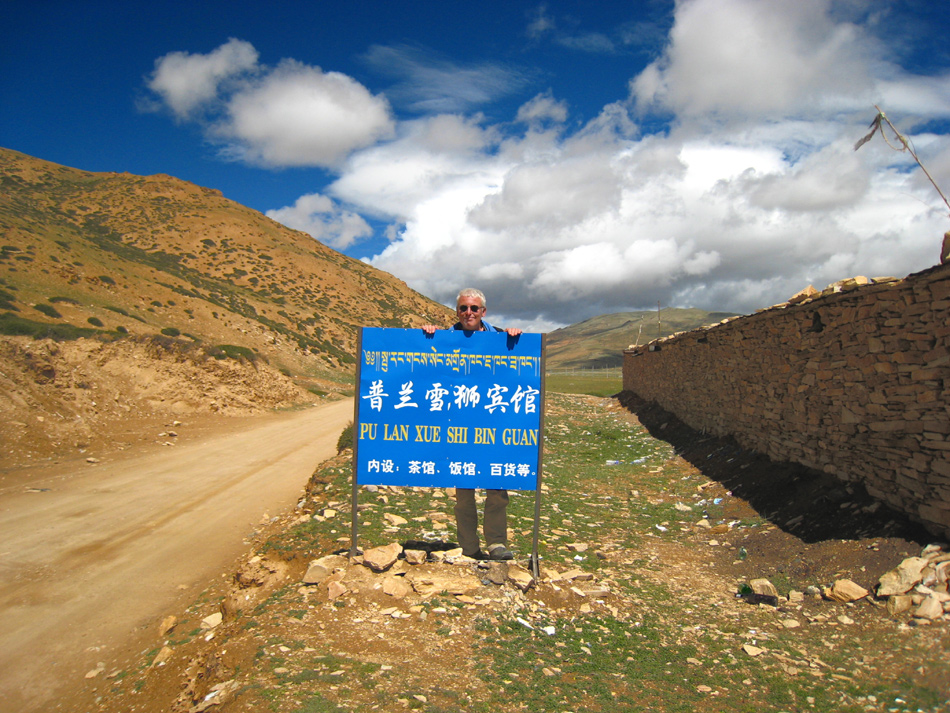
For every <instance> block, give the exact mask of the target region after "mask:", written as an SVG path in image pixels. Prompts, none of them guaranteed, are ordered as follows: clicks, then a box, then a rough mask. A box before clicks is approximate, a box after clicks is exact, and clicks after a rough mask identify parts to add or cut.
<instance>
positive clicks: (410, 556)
mask: <svg viewBox="0 0 950 713" xmlns="http://www.w3.org/2000/svg"><path fill="white" fill-rule="evenodd" d="M403 555H405V557H406V562H408V563H409V564H425V562H426V560H427V559H428V558H429V553H428V552H426V551H425V550H403Z"/></svg>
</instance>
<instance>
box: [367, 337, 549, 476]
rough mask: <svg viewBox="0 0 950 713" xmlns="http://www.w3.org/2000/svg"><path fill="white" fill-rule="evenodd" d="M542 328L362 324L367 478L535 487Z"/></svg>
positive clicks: (541, 368)
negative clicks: (431, 330)
mask: <svg viewBox="0 0 950 713" xmlns="http://www.w3.org/2000/svg"><path fill="white" fill-rule="evenodd" d="M542 375H543V359H542V341H541V335H540V334H521V335H519V336H518V337H509V336H508V335H507V334H506V333H504V332H464V331H461V330H452V329H448V330H439V331H437V332H435V334H431V335H427V334H425V332H423V331H422V330H421V329H376V328H364V329H363V330H362V337H361V346H360V355H359V368H358V381H359V393H358V394H357V397H356V400H357V405H356V409H355V410H356V419H355V421H356V422H355V425H354V429H355V437H356V453H355V455H356V459H355V460H356V467H355V473H356V482H357V483H358V484H359V485H408V486H422V487H459V488H503V489H507V490H535V489H536V488H537V483H538V464H539V457H540V448H541V438H542V435H541V423H542V421H541V415H542V414H541V411H542V407H543V400H542V396H543V395H542V393H541V391H542Z"/></svg>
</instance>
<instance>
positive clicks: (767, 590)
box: [749, 579, 778, 599]
mask: <svg viewBox="0 0 950 713" xmlns="http://www.w3.org/2000/svg"><path fill="white" fill-rule="evenodd" d="M749 586H750V587H752V591H753V593H755V594H759V595H762V596H765V597H775V599H778V589H776V588H775V585H774V584H772V583H771V582H770V581H769V580H767V579H753V580H752V581H751V582H749Z"/></svg>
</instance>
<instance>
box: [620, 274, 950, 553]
mask: <svg viewBox="0 0 950 713" xmlns="http://www.w3.org/2000/svg"><path fill="white" fill-rule="evenodd" d="M623 386H624V389H625V390H629V391H633V392H635V393H636V394H638V395H639V396H641V397H642V398H645V399H649V400H651V401H655V402H656V403H658V404H659V405H660V406H662V407H663V408H665V409H666V410H667V411H670V412H672V413H674V414H676V415H677V416H678V417H679V418H680V419H682V420H683V421H684V422H686V423H687V424H689V425H690V426H691V427H693V428H695V429H697V430H702V431H705V432H708V433H712V434H714V435H716V436H727V435H728V436H732V437H734V438H735V439H736V441H737V442H738V443H740V444H741V445H742V446H743V447H745V448H749V449H752V450H755V451H758V452H760V453H764V454H766V455H768V456H769V457H770V458H772V459H773V460H776V461H790V462H796V463H801V464H803V465H806V466H809V467H811V468H815V469H818V470H822V471H825V472H827V473H832V474H834V475H836V476H837V477H838V478H840V479H841V480H844V481H849V482H855V481H857V482H861V483H863V485H864V486H865V488H866V489H867V490H868V492H869V493H871V494H872V495H873V496H875V497H876V498H878V499H880V500H882V501H884V502H885V503H887V504H888V505H890V506H891V507H892V508H894V509H896V510H899V511H902V512H904V513H906V514H907V515H909V516H910V517H911V518H912V519H914V520H916V521H918V522H920V523H922V524H923V525H924V526H926V527H927V528H928V529H929V530H930V531H932V532H934V533H936V534H939V535H942V536H950V264H944V265H938V266H937V267H934V268H931V269H929V270H926V271H924V272H920V273H916V274H913V275H910V276H908V277H906V278H904V279H903V280H898V279H894V278H882V279H878V280H867V279H865V278H854V279H851V280H845V281H842V282H841V283H835V284H834V285H832V286H830V287H829V288H828V289H826V290H824V291H823V292H821V293H817V292H815V291H814V290H812V291H811V293H801V294H800V295H796V297H795V298H793V299H792V301H790V302H788V303H785V304H782V305H776V306H775V307H771V308H769V309H766V310H762V311H760V312H757V313H756V314H753V315H748V316H745V317H737V318H733V319H730V320H726V321H724V322H722V323H720V324H718V325H714V326H712V327H705V328H702V329H697V330H693V331H690V332H684V333H680V334H677V335H673V336H671V337H667V338H664V339H660V340H657V341H655V342H651V343H650V344H648V345H646V346H638V347H632V348H630V349H627V350H626V351H625V352H624V367H623Z"/></svg>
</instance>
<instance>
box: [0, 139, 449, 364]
mask: <svg viewBox="0 0 950 713" xmlns="http://www.w3.org/2000/svg"><path fill="white" fill-rule="evenodd" d="M0 313H2V314H0V318H2V319H3V321H4V331H6V332H7V333H10V330H11V329H15V328H16V325H17V324H20V323H30V322H39V323H48V324H50V325H60V326H61V325H72V326H73V327H75V328H82V329H88V330H91V331H92V332H94V331H97V330H98V331H101V332H109V333H112V334H113V335H115V334H131V335H143V334H161V333H164V334H170V335H174V336H178V335H180V336H182V337H187V338H191V339H193V340H195V341H199V342H202V343H204V344H210V345H233V346H236V347H238V348H240V349H247V350H250V352H253V353H254V354H257V355H259V356H261V357H264V358H266V359H267V360H268V361H270V362H271V363H273V364H274V365H275V366H278V367H279V368H282V369H285V370H287V371H289V372H293V373H305V372H308V371H314V370H318V371H319V370H326V369H329V370H332V371H335V370H339V369H340V367H344V368H345V371H350V370H351V368H352V367H351V366H350V365H351V364H352V362H353V360H354V353H355V350H356V328H357V327H359V326H382V327H415V326H420V325H422V324H425V323H439V324H442V323H450V322H449V320H450V319H451V318H452V313H451V310H448V309H446V308H445V307H444V306H443V305H440V304H438V303H436V302H434V301H433V300H430V299H428V298H426V297H424V296H423V295H421V294H419V293H418V292H415V291H414V290H412V289H410V288H409V287H408V286H407V285H406V284H405V283H404V282H402V281H401V280H398V279H397V278H395V277H393V276H392V275H390V274H388V273H385V272H382V271H380V270H377V269H375V268H373V267H371V266H369V265H367V264H365V263H363V262H360V261H359V260H354V259H352V258H349V257H346V256H345V255H342V254H341V253H338V252H336V251H334V250H332V249H330V248H328V247H326V246H325V245H323V244H322V243H319V242H318V241H316V240H314V239H313V238H312V237H311V236H309V235H307V234H306V233H302V232H299V231H295V230H291V229H289V228H287V227H285V226H283V225H281V224H279V223H276V222H275V221H273V220H271V219H270V218H267V217H266V216H264V215H262V214H261V213H259V212H257V211H254V210H251V209H250V208H247V207H245V206H242V205H240V204H238V203H235V202H234V201H231V200H228V199H226V198H224V197H223V196H222V194H221V192H220V191H217V190H213V189H208V188H202V187H200V186H196V185H193V184H191V183H188V182H186V181H182V180H179V179H177V178H173V177H171V176H166V175H161V174H159V175H154V176H135V175H131V174H124V173H91V172H88V171H82V170H78V169H74V168H69V167H66V166H60V165H58V164H55V163H51V162H48V161H44V160H41V159H37V158H33V157H30V156H27V155H25V154H22V153H19V152H16V151H11V150H8V149H0ZM11 325H13V326H12V327H11Z"/></svg>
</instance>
